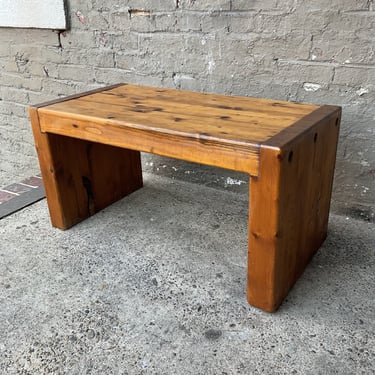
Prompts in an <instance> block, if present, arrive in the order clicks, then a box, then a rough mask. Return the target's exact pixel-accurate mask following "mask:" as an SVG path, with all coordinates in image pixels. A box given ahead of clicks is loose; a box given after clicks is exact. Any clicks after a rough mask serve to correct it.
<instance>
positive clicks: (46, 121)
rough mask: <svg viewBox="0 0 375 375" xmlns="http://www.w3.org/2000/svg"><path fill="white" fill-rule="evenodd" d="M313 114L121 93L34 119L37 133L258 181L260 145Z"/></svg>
mask: <svg viewBox="0 0 375 375" xmlns="http://www.w3.org/2000/svg"><path fill="white" fill-rule="evenodd" d="M317 108H318V107H317V106H313V105H308V104H296V103H288V102H280V101H273V100H265V99H249V98H243V97H227V96H223V95H214V94H201V93H195V92H187V91H177V90H171V89H157V88H152V87H141V86H135V85H122V86H118V87H115V88H111V89H109V90H105V91H102V92H99V93H94V94H89V95H83V96H82V97H79V98H77V99H75V100H68V101H65V100H64V101H61V102H58V103H55V104H52V105H48V106H46V107H42V108H39V110H38V113H39V118H40V127H41V131H42V132H48V133H54V134H60V135H66V136H70V137H76V138H79V139H85V140H88V141H94V142H101V143H106V144H110V145H115V146H119V147H125V148H129V149H135V150H138V151H145V152H151V153H154V154H159V155H162V156H168V157H174V158H178V159H183V160H187V161H193V162H198V163H201V164H208V165H213V166H217V167H222V168H228V169H233V170H237V171H242V172H247V173H250V174H252V175H256V174H257V173H258V163H259V147H260V144H261V143H262V142H264V141H266V140H267V139H269V138H270V137H272V136H274V135H276V134H277V133H279V132H280V130H282V129H284V128H286V127H288V126H290V125H291V124H294V123H295V122H296V121H298V120H299V119H301V118H303V117H304V116H305V115H307V114H309V113H311V112H312V111H314V110H315V109H317Z"/></svg>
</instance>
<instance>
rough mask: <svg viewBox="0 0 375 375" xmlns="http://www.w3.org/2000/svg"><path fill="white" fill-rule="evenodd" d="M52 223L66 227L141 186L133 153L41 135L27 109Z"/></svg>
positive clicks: (136, 154)
mask: <svg viewBox="0 0 375 375" xmlns="http://www.w3.org/2000/svg"><path fill="white" fill-rule="evenodd" d="M30 117H31V123H32V128H33V133H34V139H35V145H36V149H37V152H38V158H39V164H40V168H41V172H42V177H43V182H44V188H45V191H46V197H47V202H48V208H49V211H50V216H51V221H52V225H53V226H55V227H57V228H60V229H67V228H69V227H71V226H73V225H75V224H77V223H79V222H80V221H82V220H84V219H86V218H87V217H89V216H91V215H93V214H95V213H96V212H98V211H99V210H101V209H103V208H105V207H106V206H108V205H110V204H111V203H114V202H116V201H117V200H119V199H120V198H122V197H124V196H126V195H128V194H130V193H132V192H133V191H135V190H137V189H139V188H141V187H142V169H141V158H140V153H139V152H138V151H132V150H128V149H121V148H118V147H113V146H108V145H104V144H99V143H93V142H88V141H85V140H81V139H74V138H70V137H65V136H60V135H55V134H50V133H42V132H41V131H40V127H39V120H38V114H37V110H36V109H31V110H30Z"/></svg>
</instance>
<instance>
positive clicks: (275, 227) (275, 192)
mask: <svg viewBox="0 0 375 375" xmlns="http://www.w3.org/2000/svg"><path fill="white" fill-rule="evenodd" d="M339 122H340V111H339V110H338V109H336V107H333V109H332V108H331V107H327V106H325V107H322V108H321V109H320V110H318V111H317V112H314V113H313V114H312V115H311V116H310V117H307V118H306V119H305V120H304V121H301V123H300V125H299V126H300V128H301V129H300V132H299V134H298V135H297V136H294V133H296V132H297V131H296V130H295V129H292V131H290V132H289V133H287V134H286V135H287V137H289V134H292V137H289V138H290V139H289V138H286V139H287V141H285V139H284V138H285V135H282V134H280V136H279V138H277V137H274V138H273V139H272V140H271V141H270V144H268V145H262V146H261V149H260V168H259V176H256V177H251V184H250V223H249V254H248V300H249V302H250V304H252V305H253V306H256V307H258V308H261V309H263V310H266V311H269V312H272V311H275V310H276V309H277V308H278V306H279V305H280V303H281V302H282V300H283V299H284V298H285V296H286V295H287V293H288V291H289V289H290V288H291V287H292V286H293V284H294V283H295V282H296V280H297V279H298V278H299V276H300V275H301V274H302V272H303V271H304V269H305V267H306V266H307V264H308V262H309V261H310V259H311V257H312V256H313V255H314V254H315V252H316V251H317V250H318V249H319V247H320V246H321V244H322V243H323V241H324V240H325V238H326V235H327V226H328V215H329V207H330V200H331V191H332V181H333V172H334V167H335V159H336V146H337V139H338V132H339ZM297 130H298V129H297ZM271 142H272V143H273V144H272V143H271ZM278 145H280V146H278Z"/></svg>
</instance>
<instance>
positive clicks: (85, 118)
mask: <svg viewBox="0 0 375 375" xmlns="http://www.w3.org/2000/svg"><path fill="white" fill-rule="evenodd" d="M340 113H341V110H340V108H338V107H329V106H323V107H319V106H316V105H310V104H298V103H289V102H282V101H274V100H266V99H253V98H244V97H229V96H223V95H215V94H201V93H194V92H186V91H178V90H171V89H161V88H160V89H159V88H152V87H141V86H135V85H127V84H121V85H116V86H112V87H107V88H104V89H100V90H95V91H92V92H87V93H83V94H79V95H75V96H72V97H68V98H63V99H61V100H57V101H54V102H49V103H44V104H42V105H39V106H35V107H33V108H30V116H31V122H32V126H33V132H34V137H35V143H36V147H37V150H38V155H39V161H40V166H41V170H42V175H43V180H44V184H45V188H46V194H47V200H48V205H49V209H50V213H51V219H52V223H53V225H54V226H57V227H59V228H61V229H66V228H68V227H70V226H72V225H74V224H75V223H77V222H79V221H81V220H83V219H84V218H86V217H88V216H90V215H92V214H93V213H95V212H96V211H98V210H100V209H102V208H104V207H105V206H107V205H108V204H110V203H112V202H114V201H116V200H118V199H119V198H121V197H123V196H125V195H126V194H129V193H131V192H132V191H134V190H136V189H138V188H139V187H141V186H142V174H141V173H142V172H141V166H140V153H139V152H140V151H145V152H151V153H155V154H159V155H164V156H169V157H174V158H179V159H183V160H187V161H193V162H198V163H202V164H208V165H213V166H217V167H223V168H228V169H233V170H236V171H242V172H246V173H248V174H249V175H250V176H251V186H250V219H249V221H250V222H249V256H248V300H249V302H250V303H251V304H253V305H254V306H257V307H259V308H261V309H263V310H266V311H274V310H275V309H276V308H277V307H278V306H279V304H280V303H281V301H282V299H283V298H284V297H285V295H286V294H287V292H288V290H289V289H290V287H291V286H292V285H293V284H294V282H295V281H296V280H297V278H298V277H299V275H300V274H301V273H302V271H303V269H304V268H305V266H306V264H307V263H308V261H309V259H310V258H311V256H312V255H313V254H314V253H315V252H316V251H317V250H318V248H319V246H320V245H321V243H322V242H323V241H324V239H325V236H326V233H327V222H328V214H329V204H330V197H331V189H332V179H333V170H334V164H335V156H336V146H337V137H338V128H339V123H340Z"/></svg>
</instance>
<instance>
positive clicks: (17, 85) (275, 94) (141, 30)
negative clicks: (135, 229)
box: [0, 0, 375, 207]
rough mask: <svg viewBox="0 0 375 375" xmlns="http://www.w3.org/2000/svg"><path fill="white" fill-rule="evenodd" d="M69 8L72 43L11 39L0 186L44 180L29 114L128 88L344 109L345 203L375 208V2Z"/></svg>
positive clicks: (182, 2) (341, 166)
mask: <svg viewBox="0 0 375 375" xmlns="http://www.w3.org/2000/svg"><path fill="white" fill-rule="evenodd" d="M67 3H68V9H69V17H68V18H69V23H70V25H71V28H70V30H69V31H67V32H64V33H58V32H53V31H48V30H35V29H10V28H1V29H0V87H1V88H0V145H1V147H0V161H1V164H0V185H5V184H7V183H9V182H12V181H13V180H16V179H20V178H23V177H25V176H26V175H28V174H30V171H35V170H36V169H37V163H36V158H35V151H34V148H33V143H32V136H31V131H30V126H29V120H28V117H27V106H28V105H29V104H31V103H34V102H42V101H45V100H48V99H53V98H56V97H60V96H64V95H67V94H72V93H75V92H78V91H82V90H87V89H91V88H95V87H98V86H103V85H107V84H112V83H116V82H121V81H125V82H134V83H140V84H150V85H156V86H167V87H176V88H182V89H189V90H197V91H210V92H219V93H225V94H233V95H247V96H261V97H268V98H278V99H286V100H296V101H307V102H313V103H319V104H338V105H342V106H343V110H344V112H343V125H342V132H341V139H340V147H339V153H338V160H337V173H336V183H335V194H334V198H335V201H337V202H341V205H342V206H343V207H344V206H345V205H347V204H348V202H351V203H350V204H353V205H358V206H361V207H373V206H374V202H375V192H374V190H375V188H374V186H375V181H374V178H375V105H374V104H375V61H374V59H375V33H374V30H375V10H374V5H373V1H369V0H333V1H329V2H327V1H323V0H310V1H308V0H262V1H258V0H179V1H177V0H163V1H162V0H158V1H151V0H150V1H143V0H142V1H141V0H139V1H138V0H135V1H120V0H101V1H99V0H93V1H86V0H84V1H82V0H81V1H78V0H71V1H68V2H67ZM367 188H368V189H367Z"/></svg>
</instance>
